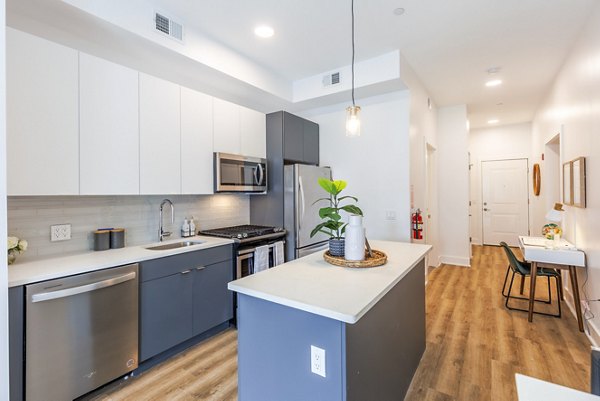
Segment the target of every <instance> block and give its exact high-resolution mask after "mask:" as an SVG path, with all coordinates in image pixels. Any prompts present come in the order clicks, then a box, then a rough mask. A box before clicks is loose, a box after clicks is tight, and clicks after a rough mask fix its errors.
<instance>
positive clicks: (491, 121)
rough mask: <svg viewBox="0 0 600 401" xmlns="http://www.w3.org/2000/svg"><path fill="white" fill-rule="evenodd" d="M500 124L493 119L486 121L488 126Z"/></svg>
mask: <svg viewBox="0 0 600 401" xmlns="http://www.w3.org/2000/svg"><path fill="white" fill-rule="evenodd" d="M499 122H500V120H498V119H497V118H494V119H492V120H488V124H498V123H499Z"/></svg>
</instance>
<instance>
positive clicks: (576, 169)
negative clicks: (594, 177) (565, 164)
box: [571, 157, 586, 208]
mask: <svg viewBox="0 0 600 401" xmlns="http://www.w3.org/2000/svg"><path fill="white" fill-rule="evenodd" d="M571 174H572V179H573V184H572V190H573V193H572V195H571V199H572V200H573V206H575V207H580V208H585V198H586V196H585V176H586V174H585V157H579V158H577V159H574V160H572V161H571Z"/></svg>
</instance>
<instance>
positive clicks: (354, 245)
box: [344, 214, 365, 261]
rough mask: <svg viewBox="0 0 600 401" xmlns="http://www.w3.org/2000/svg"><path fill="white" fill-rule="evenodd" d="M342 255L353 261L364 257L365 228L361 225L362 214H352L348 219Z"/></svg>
mask: <svg viewBox="0 0 600 401" xmlns="http://www.w3.org/2000/svg"><path fill="white" fill-rule="evenodd" d="M344 257H345V258H346V260H353V261H359V260H364V259H365V228H364V227H363V225H362V216H359V215H356V214H353V215H351V216H350V218H349V219H348V226H347V227H346V244H345V247H344Z"/></svg>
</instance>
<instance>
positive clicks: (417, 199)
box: [400, 58, 439, 266]
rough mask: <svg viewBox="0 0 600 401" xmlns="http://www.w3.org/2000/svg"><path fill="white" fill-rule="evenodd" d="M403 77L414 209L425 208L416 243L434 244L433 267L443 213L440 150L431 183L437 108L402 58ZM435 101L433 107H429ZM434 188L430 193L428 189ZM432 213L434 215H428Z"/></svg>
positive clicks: (431, 260)
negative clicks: (429, 150) (420, 235)
mask: <svg viewBox="0 0 600 401" xmlns="http://www.w3.org/2000/svg"><path fill="white" fill-rule="evenodd" d="M400 63H401V68H400V70H401V73H402V80H403V81H404V83H405V84H406V86H408V90H409V93H410V127H409V135H410V192H411V202H410V203H411V205H410V206H411V209H413V210H414V209H421V211H423V213H424V216H423V217H424V219H423V220H424V222H425V225H424V230H425V232H424V239H423V240H414V239H411V241H413V242H425V241H426V242H427V243H428V244H430V245H432V246H433V249H432V250H431V252H430V253H429V255H428V258H427V262H428V263H429V265H430V266H438V265H439V250H438V248H439V241H438V237H439V233H438V223H439V212H438V202H437V201H438V193H437V189H438V188H437V168H435V164H436V162H437V160H436V158H437V151H434V152H433V154H432V157H433V163H432V167H433V169H432V170H433V171H431V172H430V173H429V174H430V177H431V183H430V184H431V185H429V188H428V186H427V180H428V177H427V174H428V172H427V159H426V153H427V145H429V146H431V147H432V148H434V149H435V148H436V147H437V132H436V130H437V108H436V106H435V105H434V104H433V102H431V103H429V102H430V100H429V94H428V93H427V90H426V89H425V88H424V87H423V84H422V83H421V81H420V79H419V77H418V76H417V74H416V73H415V72H414V71H413V69H412V67H411V66H410V65H409V64H408V63H407V62H406V60H404V58H401V59H400ZM430 104H431V107H430V106H429V105H430ZM428 190H429V191H430V193H429V194H428V192H427V191H428ZM427 215H430V216H431V217H430V218H427Z"/></svg>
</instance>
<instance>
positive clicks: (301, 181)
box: [283, 164, 331, 260]
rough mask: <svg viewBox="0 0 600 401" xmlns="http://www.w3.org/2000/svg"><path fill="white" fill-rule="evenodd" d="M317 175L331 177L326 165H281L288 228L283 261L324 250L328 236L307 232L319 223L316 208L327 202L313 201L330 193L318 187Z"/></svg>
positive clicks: (285, 216)
mask: <svg viewBox="0 0 600 401" xmlns="http://www.w3.org/2000/svg"><path fill="white" fill-rule="evenodd" d="M320 177H324V178H328V179H331V169H330V168H329V167H317V166H309V165H306V164H291V165H287V166H285V168H284V202H283V204H284V227H285V229H286V230H287V232H288V234H287V238H286V260H292V259H296V258H300V257H302V256H306V255H309V254H311V253H314V252H318V251H321V250H325V249H327V246H328V244H327V241H328V240H329V237H328V236H327V235H326V234H323V233H317V234H316V235H315V236H314V237H312V238H311V237H310V232H311V231H312V230H313V228H315V226H316V225H317V224H319V223H320V222H321V219H320V218H319V209H320V208H321V207H324V206H326V205H327V202H326V201H321V202H318V203H317V204H315V203H314V202H315V201H316V200H317V199H319V198H327V197H328V196H329V194H328V193H327V192H325V190H324V189H323V188H321V186H319V183H318V179H319V178H320Z"/></svg>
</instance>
